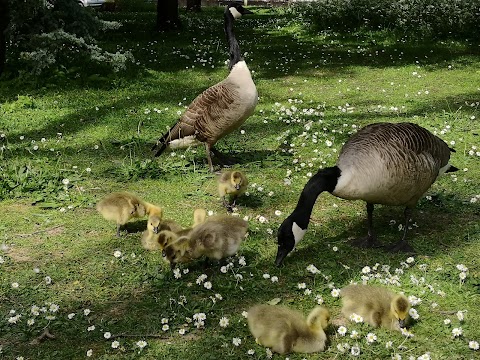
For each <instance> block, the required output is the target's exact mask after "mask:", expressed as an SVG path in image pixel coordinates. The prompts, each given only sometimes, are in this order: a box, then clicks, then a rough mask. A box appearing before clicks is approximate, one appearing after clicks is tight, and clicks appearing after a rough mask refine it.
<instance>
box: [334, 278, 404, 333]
mask: <svg viewBox="0 0 480 360" xmlns="http://www.w3.org/2000/svg"><path fill="white" fill-rule="evenodd" d="M340 296H341V298H342V303H343V307H342V314H343V316H345V317H346V318H349V317H350V316H351V315H352V314H357V315H360V316H361V317H362V318H363V320H364V321H365V322H366V323H368V324H370V325H372V326H374V327H384V328H387V329H390V330H400V328H404V327H405V326H406V320H407V317H408V310H409V308H410V304H409V302H408V299H407V298H406V297H405V296H404V295H401V294H395V293H394V292H392V291H390V290H388V289H386V288H382V287H378V286H371V285H348V286H346V287H344V288H343V289H342V290H340Z"/></svg>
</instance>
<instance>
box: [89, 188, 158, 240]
mask: <svg viewBox="0 0 480 360" xmlns="http://www.w3.org/2000/svg"><path fill="white" fill-rule="evenodd" d="M97 210H98V212H99V213H100V214H102V216H103V217H104V218H105V219H106V220H110V221H115V222H116V223H117V237H120V227H121V226H122V225H125V224H126V223H127V222H128V221H129V220H130V219H132V218H141V217H144V216H145V215H149V216H152V215H157V216H159V217H160V218H161V217H162V209H161V208H160V207H158V206H155V205H153V204H150V203H148V202H145V201H143V200H142V199H140V198H138V197H137V196H135V195H133V194H131V193H128V192H115V193H112V194H110V195H107V196H106V197H105V198H103V199H102V200H100V201H99V202H98V203H97Z"/></svg>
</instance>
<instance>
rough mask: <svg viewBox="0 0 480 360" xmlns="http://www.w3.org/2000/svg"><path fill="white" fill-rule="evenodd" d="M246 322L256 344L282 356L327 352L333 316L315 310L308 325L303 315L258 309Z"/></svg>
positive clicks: (319, 308)
mask: <svg viewBox="0 0 480 360" xmlns="http://www.w3.org/2000/svg"><path fill="white" fill-rule="evenodd" d="M247 320H248V327H249V329H250V332H251V333H252V335H253V336H254V337H255V340H256V341H257V342H258V343H259V344H260V345H263V346H265V347H269V348H271V349H272V351H274V352H277V353H279V354H287V353H290V352H292V351H293V352H299V353H313V352H319V351H323V350H325V343H326V341H327V336H326V335H325V329H326V328H327V326H328V322H329V320H330V313H329V311H328V310H327V309H326V308H325V307H323V306H317V307H315V308H314V309H313V310H312V311H311V312H310V314H309V315H308V317H307V319H306V321H305V318H304V316H303V314H302V313H300V312H298V311H296V310H292V309H289V308H287V307H283V306H274V305H255V306H253V307H252V308H250V309H249V310H248V316H247Z"/></svg>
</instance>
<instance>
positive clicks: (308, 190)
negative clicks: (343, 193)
mask: <svg viewBox="0 0 480 360" xmlns="http://www.w3.org/2000/svg"><path fill="white" fill-rule="evenodd" d="M340 173H341V171H340V169H339V168H338V167H337V166H333V167H329V168H326V169H321V170H319V171H318V172H317V173H316V174H315V175H313V176H312V177H311V178H310V180H308V182H307V183H306V184H305V186H304V188H303V190H302V193H301V194H300V198H299V199H298V203H297V206H296V207H295V210H293V212H292V215H291V217H293V219H294V221H295V223H296V224H297V225H298V226H300V227H301V228H302V229H303V230H305V229H306V228H307V227H308V223H309V222H310V216H311V215H312V210H313V206H314V205H315V201H317V198H318V196H319V195H320V194H321V193H322V192H324V191H328V192H332V191H333V190H334V189H335V186H337V182H338V178H339V177H340Z"/></svg>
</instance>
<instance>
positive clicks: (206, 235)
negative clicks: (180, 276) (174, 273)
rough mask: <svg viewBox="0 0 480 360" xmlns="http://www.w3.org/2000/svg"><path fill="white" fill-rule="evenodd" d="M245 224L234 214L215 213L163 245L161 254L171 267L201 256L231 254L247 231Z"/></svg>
mask: <svg viewBox="0 0 480 360" xmlns="http://www.w3.org/2000/svg"><path fill="white" fill-rule="evenodd" d="M247 229H248V223H247V222H246V221H245V220H242V219H240V218H238V217H235V216H229V215H216V216H212V217H210V218H208V219H207V220H205V221H204V222H203V223H202V224H200V225H198V226H196V227H195V228H193V230H192V232H191V233H190V234H188V235H185V236H182V237H179V238H178V239H177V240H176V241H174V242H172V243H170V244H168V246H166V247H165V249H164V253H165V256H166V258H167V260H168V261H169V262H170V265H171V266H172V267H174V266H175V264H177V263H187V262H190V261H192V260H193V259H198V258H200V257H201V256H205V257H207V258H209V259H213V260H220V259H223V258H225V257H228V256H231V255H234V254H235V253H236V252H237V251H238V248H239V247H240V243H241V242H242V240H243V239H244V238H245V235H246V233H247Z"/></svg>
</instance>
